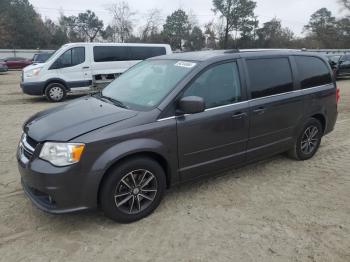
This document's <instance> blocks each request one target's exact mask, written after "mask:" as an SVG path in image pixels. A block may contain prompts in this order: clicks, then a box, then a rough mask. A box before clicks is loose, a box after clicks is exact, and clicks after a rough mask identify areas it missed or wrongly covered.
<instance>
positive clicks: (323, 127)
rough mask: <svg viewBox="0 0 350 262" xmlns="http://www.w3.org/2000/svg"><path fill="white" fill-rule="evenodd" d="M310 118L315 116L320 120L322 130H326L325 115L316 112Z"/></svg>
mask: <svg viewBox="0 0 350 262" xmlns="http://www.w3.org/2000/svg"><path fill="white" fill-rule="evenodd" d="M311 117H312V118H315V119H316V120H318V121H320V123H321V125H322V132H323V133H324V132H325V130H326V125H327V120H326V116H325V115H323V114H321V113H318V114H314V115H312V116H311Z"/></svg>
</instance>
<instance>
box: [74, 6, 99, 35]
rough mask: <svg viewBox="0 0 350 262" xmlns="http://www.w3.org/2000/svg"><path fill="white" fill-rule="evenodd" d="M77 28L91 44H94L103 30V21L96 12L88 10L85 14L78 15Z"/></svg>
mask: <svg viewBox="0 0 350 262" xmlns="http://www.w3.org/2000/svg"><path fill="white" fill-rule="evenodd" d="M76 27H77V28H78V30H79V31H80V32H82V33H83V35H85V37H86V38H87V39H88V40H89V41H90V42H93V41H94V40H95V38H96V36H97V34H99V33H101V31H102V30H103V21H102V20H100V19H99V18H98V17H97V16H96V14H95V13H94V12H92V11H91V10H87V11H86V12H85V13H80V14H79V15H78V17H77V19H76Z"/></svg>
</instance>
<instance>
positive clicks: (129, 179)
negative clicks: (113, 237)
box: [100, 157, 166, 223]
mask: <svg viewBox="0 0 350 262" xmlns="http://www.w3.org/2000/svg"><path fill="white" fill-rule="evenodd" d="M145 171H147V172H145ZM130 174H131V176H130ZM144 174H146V175H144ZM152 175H153V178H152ZM148 180H150V181H149V182H148V184H147V185H146V186H144V187H143V186H142V185H144V184H145V183H146V182H147V181H148ZM127 185H128V186H127ZM165 188H166V179H165V172H164V170H163V168H162V167H161V166H160V165H159V164H158V163H157V162H156V161H154V160H152V159H150V158H147V157H135V158H130V159H127V160H125V161H123V162H121V163H120V164H119V165H117V166H116V167H114V168H113V169H112V170H110V172H109V173H108V174H107V177H106V179H104V181H103V183H102V188H101V190H100V204H101V208H102V210H103V212H104V213H105V215H106V216H107V217H109V218H111V219H113V220H115V221H117V222H119V223H131V222H134V221H137V220H140V219H142V218H144V217H146V216H148V215H149V214H151V213H152V212H153V211H154V210H155V209H156V208H157V207H158V205H159V203H160V202H161V200H162V198H163V195H164V192H165ZM143 190H145V191H143ZM146 190H147V191H148V192H146ZM152 190H153V192H152ZM154 190H156V192H154ZM150 199H152V201H151V200H150ZM125 200H126V202H124V204H122V203H123V201H125ZM117 205H119V206H117Z"/></svg>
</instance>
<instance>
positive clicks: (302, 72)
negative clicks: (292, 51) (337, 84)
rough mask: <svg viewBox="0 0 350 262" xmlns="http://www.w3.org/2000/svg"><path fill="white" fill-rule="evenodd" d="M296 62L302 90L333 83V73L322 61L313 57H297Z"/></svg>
mask: <svg viewBox="0 0 350 262" xmlns="http://www.w3.org/2000/svg"><path fill="white" fill-rule="evenodd" d="M295 61H296V64H297V66H298V72H299V78H300V81H301V88H302V89H306V88H311V87H316V86H321V85H326V84H330V83H332V76H331V72H330V70H329V69H328V67H327V66H326V64H325V63H324V62H323V61H322V60H321V59H319V58H317V57H312V56H295Z"/></svg>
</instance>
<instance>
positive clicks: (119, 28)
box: [107, 1, 136, 43]
mask: <svg viewBox="0 0 350 262" xmlns="http://www.w3.org/2000/svg"><path fill="white" fill-rule="evenodd" d="M107 10H108V11H109V12H110V13H111V14H112V16H113V22H112V28H113V29H114V30H115V32H116V34H117V35H118V36H119V38H120V41H121V42H123V43H124V42H125V40H126V39H127V38H128V37H129V36H130V35H131V33H132V29H133V18H134V16H135V14H136V12H133V11H131V9H130V6H129V4H128V3H127V2H124V1H122V2H117V3H114V4H111V5H110V6H109V7H108V8H107Z"/></svg>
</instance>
